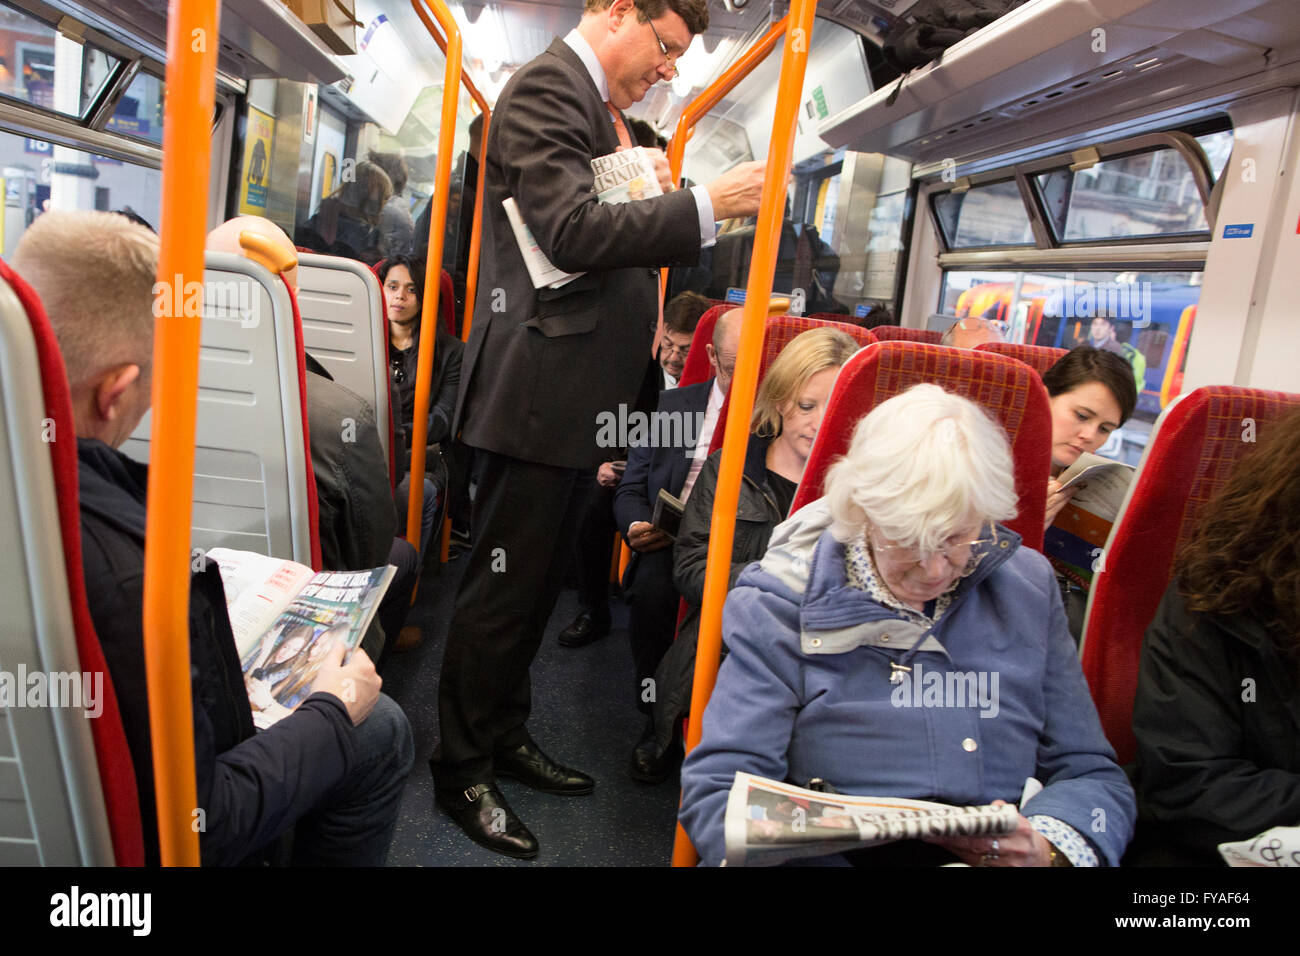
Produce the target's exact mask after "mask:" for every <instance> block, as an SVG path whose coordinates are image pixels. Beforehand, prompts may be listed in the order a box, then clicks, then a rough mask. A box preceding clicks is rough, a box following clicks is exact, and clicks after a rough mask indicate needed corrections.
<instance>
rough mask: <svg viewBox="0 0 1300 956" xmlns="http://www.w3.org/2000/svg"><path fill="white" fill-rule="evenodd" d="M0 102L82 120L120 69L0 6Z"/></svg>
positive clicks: (98, 54) (28, 17)
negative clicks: (3, 99) (17, 102)
mask: <svg viewBox="0 0 1300 956" xmlns="http://www.w3.org/2000/svg"><path fill="white" fill-rule="evenodd" d="M0 51H2V52H0V96H4V97H8V98H9V99H14V100H20V101H22V102H24V103H30V104H31V105H32V106H39V107H41V108H42V109H47V110H51V111H53V112H56V113H63V114H65V115H67V116H75V117H78V118H81V117H82V116H84V115H85V113H86V110H87V108H88V107H89V106H90V104H91V103H93V102H94V101H95V99H96V98H97V97H98V96H99V95H100V93H101V92H102V91H103V88H104V86H105V84H106V83H107V82H108V79H109V77H110V76H111V75H112V74H113V72H114V70H115V69H116V67H117V66H118V65H119V64H120V63H121V61H120V60H119V59H117V58H116V57H113V56H110V55H109V54H107V53H105V52H104V51H103V50H100V49H98V48H96V47H94V46H92V45H91V44H89V43H86V44H82V43H77V42H76V41H74V40H70V39H68V38H67V37H65V36H63V35H62V34H60V33H59V32H58V31H57V30H55V29H54V27H52V26H50V25H49V24H47V23H45V22H43V21H41V20H38V19H36V18H35V17H33V16H31V15H30V14H27V13H24V12H23V11H21V10H15V9H13V8H10V7H6V6H3V5H0Z"/></svg>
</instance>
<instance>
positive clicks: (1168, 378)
mask: <svg viewBox="0 0 1300 956" xmlns="http://www.w3.org/2000/svg"><path fill="white" fill-rule="evenodd" d="M1195 321H1196V306H1195V305H1189V306H1188V307H1187V308H1185V309H1183V313H1182V315H1180V316H1179V317H1178V330H1177V331H1176V332H1175V333H1174V344H1173V347H1172V348H1171V349H1170V350H1169V364H1168V366H1166V368H1165V378H1164V381H1163V382H1161V383H1160V407H1161V408H1164V407H1165V406H1166V405H1168V404H1169V403H1170V402H1171V401H1172V400H1173V399H1174V396H1176V395H1177V394H1178V393H1179V392H1180V391H1181V390H1182V387H1181V386H1182V381H1181V379H1180V378H1179V373H1180V372H1181V371H1182V365H1183V359H1184V358H1185V357H1186V355H1187V340H1188V339H1190V338H1191V335H1192V323H1193V322H1195ZM1175 381H1178V382H1179V387H1178V388H1174V382H1175Z"/></svg>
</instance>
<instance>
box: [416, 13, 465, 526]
mask: <svg viewBox="0 0 1300 956" xmlns="http://www.w3.org/2000/svg"><path fill="white" fill-rule="evenodd" d="M422 3H423V4H424V5H425V6H427V7H428V8H429V10H430V12H431V13H432V14H433V16H434V18H435V19H436V20H437V21H438V25H439V26H441V27H442V30H443V33H444V34H446V37H447V41H446V46H445V47H444V48H443V50H444V52H445V53H446V58H447V69H446V71H445V72H444V74H443V82H442V121H441V124H440V126H439V129H438V166H437V172H436V173H435V174H434V180H433V214H432V215H431V216H430V217H429V252H428V256H429V257H428V259H427V260H426V262H425V265H424V310H423V312H422V313H421V318H420V349H419V352H418V353H417V358H416V366H415V408H414V411H413V415H414V421H413V422H412V426H413V427H412V432H411V490H410V494H409V496H408V498H407V507H406V540H407V541H409V542H411V544H412V545H413V546H414V547H415V548H416V549H417V550H418V549H419V547H420V516H421V515H422V513H423V511H424V465H425V462H424V456H425V451H426V448H427V445H428V441H429V392H430V389H431V385H432V379H433V353H434V341H435V340H436V338H437V335H438V292H439V288H440V286H441V285H442V244H443V237H444V235H445V232H446V225H447V188H448V186H449V185H450V183H451V150H452V143H453V142H454V140H455V136H456V107H457V106H458V105H459V102H460V84H461V75H462V72H463V71H462V69H461V62H460V57H461V39H460V27H458V26H457V25H456V21H455V20H454V19H453V18H452V15H451V12H450V11H449V10H448V9H447V5H446V4H445V3H443V2H442V0H411V5H412V6H413V7H414V8H415V11H416V13H421V12H422V11H421V10H420V4H422ZM421 19H422V20H424V22H425V26H426V28H428V29H429V32H430V33H432V34H434V35H435V36H436V31H434V30H433V29H432V24H430V23H429V22H428V20H427V19H425V18H423V17H421ZM439 46H442V44H439Z"/></svg>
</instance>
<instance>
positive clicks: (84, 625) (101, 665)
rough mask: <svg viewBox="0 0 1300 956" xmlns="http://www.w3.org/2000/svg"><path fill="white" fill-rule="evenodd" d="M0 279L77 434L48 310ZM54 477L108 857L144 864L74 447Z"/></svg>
mask: <svg viewBox="0 0 1300 956" xmlns="http://www.w3.org/2000/svg"><path fill="white" fill-rule="evenodd" d="M0 279H3V280H4V281H6V282H8V283H9V285H10V287H12V288H13V290H14V293H15V294H16V295H17V296H18V300H19V301H20V302H22V304H23V308H24V309H25V310H26V311H27V318H28V320H29V321H30V322H31V326H32V335H33V337H34V338H35V340H36V354H37V357H38V360H39V362H40V372H41V389H42V392H43V396H42V397H43V398H44V402H45V415H46V417H47V418H50V419H52V420H53V421H54V433H55V434H56V435H75V434H76V429H75V427H74V424H73V420H72V396H71V393H70V392H69V390H68V379H67V374H66V372H65V371H64V367H63V356H62V354H61V353H60V352H59V343H58V341H57V339H56V338H55V336H54V329H53V328H52V327H51V326H50V323H49V319H48V318H46V315H45V308H44V307H43V306H42V305H41V302H40V299H39V298H37V296H36V292H35V291H34V290H33V289H32V287H31V286H29V285H28V284H27V283H26V282H25V281H23V279H21V278H20V277H19V276H18V275H17V274H16V273H15V272H14V271H13V270H12V269H10V268H9V266H8V264H7V263H5V262H3V261H0ZM48 447H49V449H50V461H51V464H52V466H53V472H54V485H55V487H56V488H57V489H58V494H57V495H56V496H55V497H56V499H57V501H58V507H59V534H60V537H61V539H62V542H63V563H64V568H65V571H66V573H67V576H68V597H69V599H70V601H71V604H72V622H73V628H74V629H75V631H76V634H75V637H76V643H77V657H78V660H79V665H78V666H79V668H80V669H81V670H82V671H86V672H89V673H96V674H103V675H104V688H103V704H104V709H103V713H101V714H100V716H99V717H98V719H96V720H92V721H91V722H90V732H91V737H92V739H93V740H94V744H95V760H96V762H97V763H98V765H99V781H100V786H101V788H102V789H103V792H104V809H105V811H106V813H107V816H108V828H109V834H110V836H111V838H112V841H113V857H114V859H115V860H116V862H117V864H118V866H143V865H144V836H143V826H142V823H141V820H140V800H139V795H138V793H137V791H136V782H135V766H134V765H133V763H132V761H131V751H130V750H129V749H128V747H127V743H126V732H125V730H123V728H122V716H121V712H120V711H119V710H118V707H117V694H116V693H115V692H114V689H113V681H112V679H111V677H110V675H109V672H108V665H107V664H106V662H105V660H104V651H103V649H102V648H101V647H100V643H99V636H98V635H97V634H96V633H95V625H94V622H93V621H92V620H91V617H90V607H89V605H88V604H87V603H86V579H85V574H84V572H83V570H82V566H81V502H80V497H79V493H78V477H77V473H78V462H77V443H76V441H75V440H72V441H52V442H50V443H49V445H48Z"/></svg>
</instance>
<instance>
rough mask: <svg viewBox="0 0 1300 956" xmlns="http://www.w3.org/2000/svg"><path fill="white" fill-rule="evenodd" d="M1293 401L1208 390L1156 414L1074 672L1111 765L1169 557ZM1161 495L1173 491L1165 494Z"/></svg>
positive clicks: (1129, 745)
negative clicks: (1087, 692)
mask: <svg viewBox="0 0 1300 956" xmlns="http://www.w3.org/2000/svg"><path fill="white" fill-rule="evenodd" d="M1296 404H1300V395H1292V394H1288V393H1286V392H1270V391H1264V390H1262V389H1254V388H1239V387H1235V386H1229V385H1211V386H1206V387H1203V388H1198V389H1196V390H1195V391H1193V392H1191V393H1190V394H1188V395H1186V396H1184V397H1183V398H1181V399H1179V400H1178V401H1177V402H1176V403H1174V404H1172V405H1170V406H1169V407H1168V408H1167V409H1165V411H1164V413H1163V414H1162V415H1161V417H1160V420H1159V421H1158V422H1157V425H1156V429H1155V431H1153V432H1152V436H1151V444H1150V445H1149V446H1148V448H1147V452H1146V455H1145V457H1144V458H1143V461H1142V467H1141V470H1140V471H1139V472H1138V475H1137V478H1136V479H1135V481H1134V486H1133V488H1132V489H1131V491H1130V495H1129V499H1128V501H1127V502H1126V503H1125V505H1124V509H1123V510H1122V511H1121V512H1120V515H1119V518H1118V519H1117V520H1116V522H1115V527H1114V529H1113V530H1112V531H1111V535H1110V540H1109V541H1108V542H1107V546H1106V552H1105V564H1104V571H1103V573H1100V574H1098V575H1097V576H1096V577H1095V578H1094V579H1093V592H1092V597H1091V601H1090V603H1089V606H1088V617H1087V620H1086V622H1085V624H1084V637H1083V673H1084V676H1085V677H1086V678H1087V679H1088V686H1089V687H1090V688H1091V690H1092V696H1093V700H1094V701H1095V702H1096V704H1097V712H1098V714H1099V715H1100V716H1101V722H1102V728H1103V729H1104V730H1105V732H1106V736H1107V738H1108V739H1109V740H1110V742H1111V745H1112V746H1113V747H1114V748H1115V751H1116V753H1117V754H1118V756H1119V761H1120V763H1127V762H1128V761H1129V760H1132V759H1133V757H1134V755H1135V753H1136V748H1137V742H1136V740H1135V739H1134V737H1133V728H1132V724H1133V696H1134V694H1136V692H1137V675H1138V662H1139V658H1140V656H1141V652H1142V640H1143V637H1144V636H1145V634H1146V629H1147V627H1148V625H1150V623H1151V621H1152V619H1154V617H1155V613H1156V608H1157V607H1158V606H1159V604H1160V599H1161V598H1162V597H1163V596H1164V593H1165V589H1166V588H1168V586H1169V582H1170V580H1171V577H1172V574H1173V560H1174V555H1176V554H1177V553H1178V549H1179V548H1180V547H1182V545H1183V543H1184V542H1185V541H1187V539H1188V538H1189V537H1190V536H1191V534H1192V533H1193V531H1194V529H1195V527H1196V522H1197V519H1198V517H1199V515H1200V512H1201V508H1202V507H1203V506H1204V504H1205V503H1206V502H1207V501H1209V500H1210V498H1212V497H1213V496H1214V495H1215V494H1216V493H1217V492H1218V491H1219V489H1220V488H1222V487H1223V485H1224V484H1225V483H1226V482H1227V480H1228V478H1229V476H1231V474H1232V470H1233V468H1234V467H1235V466H1236V464H1237V461H1238V460H1239V459H1240V458H1241V456H1242V455H1244V454H1245V453H1246V452H1247V451H1248V450H1249V449H1250V448H1251V447H1253V446H1252V444H1251V442H1252V441H1253V440H1254V436H1255V432H1256V431H1258V430H1259V429H1262V428H1264V427H1267V424H1268V423H1269V422H1274V421H1277V420H1278V419H1279V418H1281V417H1282V416H1283V415H1284V414H1286V412H1287V411H1289V410H1290V409H1291V408H1293V407H1294V406H1295V405H1296ZM1171 492H1173V493H1172V494H1171Z"/></svg>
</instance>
